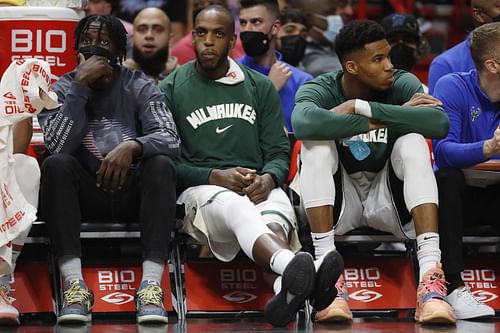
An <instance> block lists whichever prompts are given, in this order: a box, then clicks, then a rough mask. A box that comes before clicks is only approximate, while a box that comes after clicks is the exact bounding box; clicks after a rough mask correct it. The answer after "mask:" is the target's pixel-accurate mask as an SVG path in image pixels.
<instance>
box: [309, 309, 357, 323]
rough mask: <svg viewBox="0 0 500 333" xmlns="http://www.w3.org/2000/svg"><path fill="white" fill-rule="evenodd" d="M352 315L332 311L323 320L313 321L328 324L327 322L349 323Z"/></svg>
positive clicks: (337, 310)
mask: <svg viewBox="0 0 500 333" xmlns="http://www.w3.org/2000/svg"><path fill="white" fill-rule="evenodd" d="M351 320H352V314H348V313H345V312H344V311H342V310H341V309H333V310H332V311H329V312H328V314H327V315H326V316H325V318H323V319H315V321H316V322H318V323H329V322H345V321H351Z"/></svg>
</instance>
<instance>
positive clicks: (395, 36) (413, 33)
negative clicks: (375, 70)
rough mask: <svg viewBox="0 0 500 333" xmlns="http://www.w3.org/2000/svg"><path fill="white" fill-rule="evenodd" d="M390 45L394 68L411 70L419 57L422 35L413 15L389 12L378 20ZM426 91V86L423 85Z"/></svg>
mask: <svg viewBox="0 0 500 333" xmlns="http://www.w3.org/2000/svg"><path fill="white" fill-rule="evenodd" d="M380 23H381V25H382V27H383V28H384V30H385V33H386V39H387V42H388V43H389V44H390V45H391V52H390V53H389V55H390V57H391V62H392V64H393V65H394V68H396V69H402V70H405V71H407V72H411V71H412V70H413V67H415V65H416V64H417V63H418V61H419V59H420V54H421V52H420V45H421V41H422V36H421V35H420V29H419V26H418V22H417V20H416V19H415V17H413V16H411V15H406V14H400V13H396V14H391V15H388V16H386V17H384V18H383V19H382V21H381V22H380ZM424 91H425V92H427V87H425V86H424Z"/></svg>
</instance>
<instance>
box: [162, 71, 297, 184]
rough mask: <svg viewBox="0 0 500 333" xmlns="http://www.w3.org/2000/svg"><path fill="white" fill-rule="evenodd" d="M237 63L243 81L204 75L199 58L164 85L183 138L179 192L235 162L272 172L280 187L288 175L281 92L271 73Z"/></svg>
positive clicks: (179, 164)
mask: <svg viewBox="0 0 500 333" xmlns="http://www.w3.org/2000/svg"><path fill="white" fill-rule="evenodd" d="M232 63H233V66H234V65H235V63H234V62H232ZM237 66H240V68H241V72H242V73H243V75H244V80H243V81H241V82H239V83H236V84H224V83H221V82H218V81H214V80H210V79H207V78H205V77H203V76H201V75H200V74H198V72H197V71H196V62H190V63H188V64H186V65H184V66H182V67H180V68H179V69H178V70H176V71H175V72H173V73H172V74H170V75H169V76H168V77H167V78H166V79H165V80H164V81H162V82H161V83H160V88H161V90H162V91H163V93H164V94H165V98H166V102H167V105H168V107H169V109H170V110H171V112H172V115H173V117H174V121H175V123H176V125H177V130H178V133H179V136H180V138H181V157H180V158H179V159H178V161H177V180H178V188H179V190H184V189H186V188H188V187H191V186H196V185H203V184H208V176H209V173H210V171H211V170H212V169H227V168H232V167H236V166H241V167H246V168H251V169H255V170H257V172H258V173H259V174H263V173H270V174H271V175H272V176H273V178H274V180H275V182H276V183H277V184H278V186H280V185H281V184H282V183H283V182H284V180H285V179H286V176H287V174H288V168H289V160H290V156H289V154H290V152H289V145H288V138H287V135H286V133H285V130H284V121H283V114H282V112H281V106H280V100H279V95H278V93H277V91H276V89H275V88H274V86H273V85H272V83H271V81H270V80H269V79H268V78H267V77H265V76H264V75H262V74H259V73H257V72H255V71H253V70H251V69H249V68H247V67H244V66H243V65H237Z"/></svg>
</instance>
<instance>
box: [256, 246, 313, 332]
mask: <svg viewBox="0 0 500 333" xmlns="http://www.w3.org/2000/svg"><path fill="white" fill-rule="evenodd" d="M314 272H315V268H314V260H313V258H312V256H311V255H310V254H309V253H305V252H300V253H299V254H297V255H295V257H294V258H293V259H292V261H290V263H289V264H288V266H286V269H285V272H283V275H282V282H281V285H282V288H281V291H280V292H279V293H278V294H277V295H275V296H273V297H272V298H271V300H270V301H269V302H268V303H267V304H266V306H265V308H264V318H265V319H266V321H268V322H269V323H271V324H272V325H274V326H278V327H283V326H286V325H287V324H288V323H289V322H291V321H292V319H293V317H294V316H295V314H296V313H297V311H298V310H299V308H300V307H301V306H302V304H303V303H304V301H305V300H306V299H307V298H308V297H309V296H310V294H311V292H312V291H313V289H314ZM287 292H289V293H290V294H292V295H293V296H294V297H293V299H292V300H291V302H290V303H287V301H286V296H287Z"/></svg>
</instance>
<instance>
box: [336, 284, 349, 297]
mask: <svg viewBox="0 0 500 333" xmlns="http://www.w3.org/2000/svg"><path fill="white" fill-rule="evenodd" d="M335 288H337V297H340V298H343V299H345V300H346V301H347V300H348V299H349V295H348V294H347V293H346V292H345V291H344V289H346V288H345V281H344V279H338V280H337V282H336V283H335Z"/></svg>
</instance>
